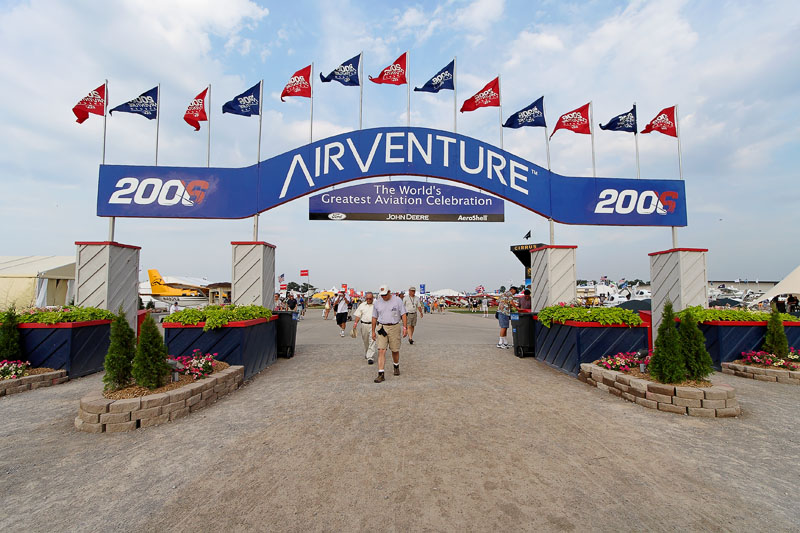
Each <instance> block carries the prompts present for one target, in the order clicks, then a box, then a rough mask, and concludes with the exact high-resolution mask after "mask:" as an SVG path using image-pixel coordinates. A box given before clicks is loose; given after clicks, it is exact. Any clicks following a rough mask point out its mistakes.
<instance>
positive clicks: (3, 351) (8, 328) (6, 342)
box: [0, 305, 25, 361]
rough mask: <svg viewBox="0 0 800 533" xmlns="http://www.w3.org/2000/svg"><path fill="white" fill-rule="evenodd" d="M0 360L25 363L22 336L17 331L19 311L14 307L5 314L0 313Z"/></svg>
mask: <svg viewBox="0 0 800 533" xmlns="http://www.w3.org/2000/svg"><path fill="white" fill-rule="evenodd" d="M0 322H2V323H3V324H2V326H0V359H6V360H8V361H24V360H25V354H24V352H23V351H22V336H21V335H20V333H19V330H18V329H17V323H18V318H17V311H16V309H14V306H13V305H12V306H11V307H9V308H8V309H7V310H6V311H4V312H3V313H0Z"/></svg>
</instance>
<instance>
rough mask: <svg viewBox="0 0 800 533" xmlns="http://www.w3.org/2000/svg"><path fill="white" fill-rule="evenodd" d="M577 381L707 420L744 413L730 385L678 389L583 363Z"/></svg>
mask: <svg viewBox="0 0 800 533" xmlns="http://www.w3.org/2000/svg"><path fill="white" fill-rule="evenodd" d="M578 379H579V380H581V381H583V382H584V383H588V384H589V385H591V386H593V387H597V388H598V389H601V390H605V391H607V392H608V393H609V394H613V395H614V396H619V397H620V398H623V399H625V400H628V401H629V402H634V403H637V404H639V405H643V406H644V407H648V408H650V409H658V410H659V411H668V412H670V413H677V414H682V415H686V414H688V415H689V416H704V417H708V418H715V417H720V418H721V417H732V416H739V415H740V414H741V408H740V407H739V401H738V400H737V399H736V390H735V389H734V388H733V387H731V386H730V385H727V384H717V385H713V386H711V387H707V388H695V387H676V386H674V385H664V384H662V383H654V382H652V381H648V380H646V379H639V378H635V377H633V376H630V375H628V374H625V373H624V372H618V371H616V370H608V369H606V368H601V367H599V366H597V365H593V364H590V363H583V364H581V371H580V373H578Z"/></svg>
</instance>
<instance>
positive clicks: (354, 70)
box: [319, 54, 361, 87]
mask: <svg viewBox="0 0 800 533" xmlns="http://www.w3.org/2000/svg"><path fill="white" fill-rule="evenodd" d="M359 61H361V54H358V55H357V56H356V57H351V58H350V59H348V60H347V61H345V62H344V63H342V64H341V65H339V66H338V67H336V68H335V69H333V72H331V73H330V74H328V75H327V76H323V75H322V73H321V72H320V74H319V79H321V80H322V81H323V82H325V83H327V82H329V81H331V80H336V81H338V82H339V83H341V84H342V85H350V86H356V87H358V86H359V85H361V83H360V80H359V79H358V63H359Z"/></svg>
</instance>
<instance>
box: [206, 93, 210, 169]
mask: <svg viewBox="0 0 800 533" xmlns="http://www.w3.org/2000/svg"><path fill="white" fill-rule="evenodd" d="M206 100H207V101H208V116H207V117H206V118H208V150H207V151H206V154H207V155H206V166H207V167H211V84H210V83H209V84H208V94H207V95H206Z"/></svg>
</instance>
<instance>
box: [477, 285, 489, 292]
mask: <svg viewBox="0 0 800 533" xmlns="http://www.w3.org/2000/svg"><path fill="white" fill-rule="evenodd" d="M475 292H486V287H484V286H483V285H478V286H477V287H475Z"/></svg>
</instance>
